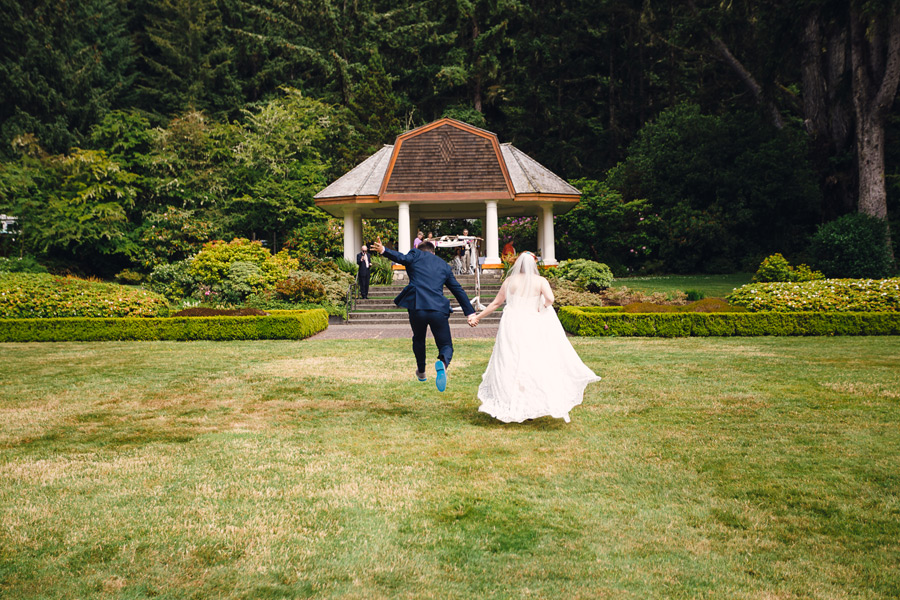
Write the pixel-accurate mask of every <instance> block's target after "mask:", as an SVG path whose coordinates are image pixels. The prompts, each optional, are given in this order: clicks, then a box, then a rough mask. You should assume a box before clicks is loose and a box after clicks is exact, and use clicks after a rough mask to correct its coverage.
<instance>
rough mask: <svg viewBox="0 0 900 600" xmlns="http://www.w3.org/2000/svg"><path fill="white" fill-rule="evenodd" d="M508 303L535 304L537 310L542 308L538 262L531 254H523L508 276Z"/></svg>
mask: <svg viewBox="0 0 900 600" xmlns="http://www.w3.org/2000/svg"><path fill="white" fill-rule="evenodd" d="M506 279H507V281H508V282H509V283H508V284H507V286H506V287H507V290H506V294H507V298H508V300H507V302H510V303H526V302H531V303H534V306H535V308H536V309H538V310H540V308H541V280H540V274H539V273H538V267H537V260H535V258H534V254H532V253H531V252H523V253H522V254H520V255H519V258H518V259H516V262H515V264H514V265H513V266H512V268H510V270H509V272H508V273H507V274H506Z"/></svg>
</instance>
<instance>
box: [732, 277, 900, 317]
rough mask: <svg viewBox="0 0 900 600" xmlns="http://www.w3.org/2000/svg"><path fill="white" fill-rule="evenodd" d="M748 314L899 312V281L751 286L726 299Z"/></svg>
mask: <svg viewBox="0 0 900 600" xmlns="http://www.w3.org/2000/svg"><path fill="white" fill-rule="evenodd" d="M727 299H728V301H729V302H730V303H731V304H736V305H739V306H745V307H747V309H748V310H751V311H754V312H755V311H762V310H772V311H779V312H795V311H842V312H884V311H900V279H823V280H820V281H807V282H803V283H782V282H773V283H751V284H748V285H745V286H743V287H740V288H738V289H736V290H735V291H734V292H732V293H731V294H729V295H728V296H727Z"/></svg>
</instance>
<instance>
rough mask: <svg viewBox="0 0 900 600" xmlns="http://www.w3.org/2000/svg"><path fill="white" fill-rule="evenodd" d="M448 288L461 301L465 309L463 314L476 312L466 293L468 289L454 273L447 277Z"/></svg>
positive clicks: (460, 303)
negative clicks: (460, 283)
mask: <svg viewBox="0 0 900 600" xmlns="http://www.w3.org/2000/svg"><path fill="white" fill-rule="evenodd" d="M447 289H449V290H450V292H451V293H452V294H453V296H454V297H455V298H456V301H457V302H459V306H460V308H462V309H463V314H464V315H466V316H467V317H468V316H469V315H471V314H474V313H475V309H474V308H472V303H471V302H469V297H468V296H467V295H466V291H465V290H464V289H463V287H462V286H461V285H459V282H458V281H457V280H456V277H454V276H453V273H450V277H448V278H447Z"/></svg>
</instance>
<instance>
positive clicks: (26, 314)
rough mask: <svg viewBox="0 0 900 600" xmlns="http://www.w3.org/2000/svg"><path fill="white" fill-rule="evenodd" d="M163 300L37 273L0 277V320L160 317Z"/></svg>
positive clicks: (132, 289)
mask: <svg viewBox="0 0 900 600" xmlns="http://www.w3.org/2000/svg"><path fill="white" fill-rule="evenodd" d="M168 314H169V306H168V303H167V302H166V299H165V298H164V297H163V296H161V295H159V294H156V293H154V292H150V291H148V290H143V289H140V288H135V287H132V286H124V285H117V284H115V283H98V282H93V281H86V280H84V279H77V278H75V277H57V276H55V275H48V274H41V273H0V318H5V319H12V318H52V317H164V316H166V315H168Z"/></svg>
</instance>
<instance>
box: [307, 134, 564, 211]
mask: <svg viewBox="0 0 900 600" xmlns="http://www.w3.org/2000/svg"><path fill="white" fill-rule="evenodd" d="M580 197H581V192H580V191H579V190H578V189H576V188H574V187H573V186H571V185H569V184H568V183H567V182H566V181H564V180H563V179H562V178H560V177H558V176H557V175H556V174H554V173H553V172H552V171H550V170H549V169H547V168H546V167H544V166H543V165H541V164H540V163H538V162H537V161H536V160H534V159H532V158H530V157H529V156H527V155H526V154H524V153H523V152H522V151H521V150H519V149H518V148H516V147H514V146H513V145H512V144H500V143H499V142H498V140H497V136H496V134H494V133H491V132H489V131H484V130H483V129H479V128H477V127H473V126H471V125H468V124H466V123H462V122H460V121H456V120H454V119H440V120H439V121H435V122H434V123H430V124H428V125H425V126H423V127H419V128H417V129H412V130H410V131H407V132H406V133H403V134H401V135H400V136H398V137H397V140H396V142H395V143H394V145H393V146H384V147H383V148H382V149H381V150H379V151H378V152H376V153H375V154H373V155H372V156H370V157H369V158H367V159H366V160H364V161H363V162H361V163H360V164H358V165H357V166H356V167H354V168H353V169H352V170H350V171H349V172H348V173H347V174H345V175H344V176H342V177H340V178H339V179H338V180H337V181H335V182H333V183H332V184H331V185H329V186H328V187H326V188H325V189H323V190H322V191H321V192H319V193H318V194H316V196H315V202H316V205H317V206H319V207H320V208H322V209H323V210H325V211H326V212H328V213H330V214H332V215H334V216H343V215H344V212H345V210H346V209H348V208H351V207H352V208H354V209H355V211H356V212H359V213H360V214H361V215H362V216H365V217H370V218H393V217H396V216H397V203H398V202H409V204H410V210H412V211H413V213H414V214H415V215H416V216H417V217H419V218H426V219H427V218H472V217H477V216H480V215H482V214H483V213H484V202H485V201H486V200H495V201H497V210H498V213H499V214H500V215H501V216H525V215H532V214H535V211H537V210H539V208H538V206H536V205H535V203H541V204H552V205H553V212H554V214H561V213H563V212H565V211H567V210H568V209H569V208H571V207H572V206H574V205H575V204H576V203H577V202H578V200H579V199H580Z"/></svg>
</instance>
